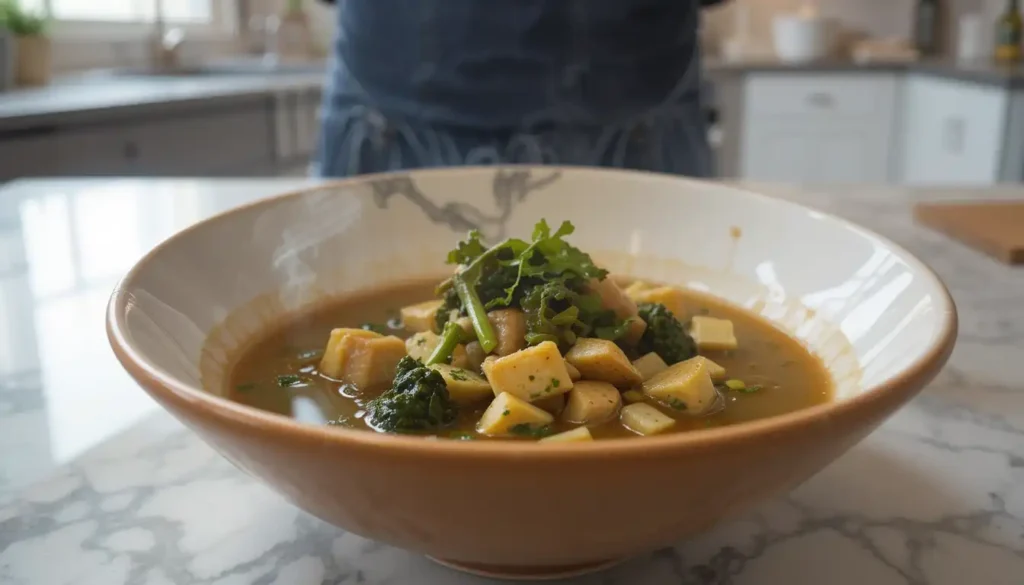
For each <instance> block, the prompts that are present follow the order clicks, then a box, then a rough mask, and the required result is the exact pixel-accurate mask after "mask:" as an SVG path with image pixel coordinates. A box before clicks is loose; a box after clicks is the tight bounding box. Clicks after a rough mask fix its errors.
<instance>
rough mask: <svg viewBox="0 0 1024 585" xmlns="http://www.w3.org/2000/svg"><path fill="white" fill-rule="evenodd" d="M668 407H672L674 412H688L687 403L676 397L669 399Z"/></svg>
mask: <svg viewBox="0 0 1024 585" xmlns="http://www.w3.org/2000/svg"><path fill="white" fill-rule="evenodd" d="M668 405H669V406H671V407H672V409H673V410H686V403H685V402H683V401H682V400H679V399H678V398H676V397H675V396H673V397H671V398H669V399H668Z"/></svg>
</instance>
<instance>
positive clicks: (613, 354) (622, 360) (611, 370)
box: [565, 337, 643, 388]
mask: <svg viewBox="0 0 1024 585" xmlns="http://www.w3.org/2000/svg"><path fill="white" fill-rule="evenodd" d="M565 361H567V362H569V363H570V364H572V365H573V366H575V367H576V369H577V370H579V371H580V374H582V375H583V379H584V380H599V381H601V382H608V383H609V384H612V385H613V386H615V387H617V388H630V387H632V386H636V385H637V384H639V383H641V382H643V378H642V377H641V376H640V372H638V371H637V370H636V368H634V367H633V364H631V363H629V358H627V357H626V354H624V353H622V350H621V349H620V348H619V346H617V345H615V343H614V342H612V341H608V340H607V339H592V338H588V337H583V338H580V339H577V340H576V345H574V346H572V349H570V350H569V351H568V353H566V354H565Z"/></svg>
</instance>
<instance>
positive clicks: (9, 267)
mask: <svg viewBox="0 0 1024 585" xmlns="http://www.w3.org/2000/svg"><path fill="white" fill-rule="evenodd" d="M296 185H297V183H296V182H295V181H287V180H279V181H273V180H270V181H266V180H263V181H230V180H219V181H218V180H111V179H96V180H86V181H82V180H65V181H26V182H17V183H13V184H10V185H8V186H6V187H3V188H0V582H2V583H4V584H11V585H29V584H30V585H73V584H74V585H88V584H96V585H122V584H123V585H169V584H174V585H177V584H204V585H213V584H216V585H247V584H259V585H267V584H282V585H304V584H311V583H332V584H341V583H344V584H349V583H369V584H372V585H384V584H398V583H417V584H438V585H440V584H464V585H472V584H482V583H487V582H488V581H486V580H482V579H478V578H474V577H468V576H464V575H461V574H458V573H454V572H452V571H450V570H448V569H445V568H442V567H440V566H437V565H434V564H433V563H431V562H430V561H428V560H426V559H424V558H423V557H420V556H419V555H416V554H412V553H408V552H404V551H401V550H397V549H394V548H391V547H389V546H385V545H382V544H378V543H374V542H370V541H367V540H364V539H362V538H360V537H358V536H354V535H352V534H348V533H345V532H343V531H341V530H338V529H336V528H334V527H331V526H329V525H326V524H324V523H323V522H320V521H319V520H316V519H314V518H312V517H310V516H308V515H306V514H304V513H302V512H300V511H298V510H297V509H296V508H294V507H292V506H291V505H290V504H288V503H286V502H285V501H284V500H282V499H281V498H279V497H277V496H276V495H275V494H273V493H271V492H270V491H269V490H268V489H265V488H264V487H262V486H261V485H259V484H258V483H256V482H255V481H254V480H252V479H250V478H249V477H247V476H246V475H244V474H243V473H242V472H240V471H237V470H236V469H235V468H233V467H232V466H231V465H230V464H228V463H227V462H226V461H225V460H223V459H221V458H220V457H219V456H218V455H216V454H215V453H214V452H213V451H211V450H210V449H209V448H207V447H206V446H205V445H204V444H203V443H202V442H201V441H200V440H199V439H197V438H196V436H195V435H193V434H192V433H191V432H190V431H188V430H187V429H185V428H183V427H182V426H181V425H180V424H178V423H177V422H175V421H174V420H173V419H172V418H171V417H170V416H169V415H167V414H165V413H163V411H161V410H160V409H159V407H158V406H157V405H156V404H154V403H153V402H152V401H151V400H150V399H149V398H148V397H147V395H146V394H144V393H143V392H142V391H141V390H139V389H138V388H136V386H135V385H134V383H133V382H132V381H131V380H130V379H129V377H128V376H127V374H125V373H124V372H122V370H121V368H120V367H119V366H118V364H117V362H116V361H115V359H114V356H113V355H112V353H111V351H110V349H109V348H108V346H107V342H106V339H105V335H104V331H103V316H104V314H103V313H104V312H103V308H104V305H105V303H106V300H107V297H108V295H109V293H110V291H111V288H112V286H113V284H114V282H115V281H116V279H117V278H118V277H120V276H121V275H122V274H123V273H124V272H125V270H126V269H127V268H129V267H130V265H131V264H132V263H133V262H134V261H135V260H136V259H137V258H138V257H139V256H141V255H142V254H143V253H144V252H145V251H146V250H148V249H149V248H150V247H151V246H153V245H154V244H155V243H156V242H158V241H159V240H161V239H163V238H164V237H166V236H168V235H170V234H171V233H172V232H174V231H176V230H178V229H180V228H182V227H184V226H187V225H189V224H191V223H193V222H195V221H197V220H198V219H200V218H202V217H204V216H207V215H210V214H212V213H215V212H217V211H220V210H223V209H226V208H229V207H232V206H236V205H239V204H241V203H244V202H246V201H249V200H251V199H254V198H258V197H262V196H266V195H269V194H271V193H277V192H280V191H284V190H287V189H291V188H293V187H295V186H296ZM758 188H760V189H762V190H764V191H768V192H771V193H774V194H777V195H779V196H782V197H786V198H790V199H793V200H797V201H800V202H804V203H808V204H811V205H813V206H816V207H819V208H822V209H825V210H828V211H832V212H835V213H837V214H839V215H842V216H844V217H846V218H849V219H851V220H854V221H857V222H860V223H862V224H864V225H866V226H868V227H870V228H872V229H875V230H877V231H879V232H881V233H882V234H884V235H886V236H888V237H890V238H892V239H894V240H895V241H896V242H898V243H900V244H902V245H903V246H905V247H907V248H908V249H910V250H911V251H913V252H914V253H916V254H918V255H919V256H920V257H921V258H923V259H924V260H925V261H927V262H928V263H930V264H931V265H932V267H934V269H935V270H936V271H937V272H938V273H939V274H940V276H942V277H943V279H944V280H945V281H946V283H947V284H948V286H949V288H950V290H951V292H952V294H953V297H954V298H955V300H956V303H957V305H958V307H959V310H960V318H961V328H960V337H959V341H958V345H957V348H956V351H955V353H954V355H953V358H952V360H951V361H950V363H949V366H948V367H947V368H946V369H945V370H944V372H943V373H942V374H941V375H940V376H939V377H938V379H937V380H936V381H935V382H934V383H933V384H932V385H931V386H930V387H929V388H927V389H926V390H925V391H924V393H923V394H922V395H921V396H920V397H919V398H918V399H916V400H914V401H913V402H912V403H911V404H909V405H908V406H907V407H905V408H904V409H903V410H901V411H900V412H899V413H898V414H897V415H896V416H895V417H893V418H892V419H890V420H889V421H888V422H887V423H886V424H885V425H884V426H882V427H881V428H880V429H879V430H878V431H877V432H875V433H874V434H872V435H871V436H870V437H869V438H868V439H867V440H865V441H864V442H863V443H861V444H860V445H859V446H857V447H855V448H854V449H852V450H851V451H850V452H849V453H847V454H846V455H845V456H843V457H842V458H841V459H839V460H837V461H836V462H835V463H834V464H832V465H831V466H830V467H828V468H826V469H825V470H824V471H823V472H821V473H820V474H818V475H817V476H815V477H814V478H812V479H811V480H810V481H808V482H807V483H805V484H804V485H802V486H800V487H799V488H797V489H796V490H794V491H793V492H792V493H790V494H788V495H786V496H784V497H779V498H777V499H775V500H773V501H770V502H768V503H767V504H765V505H763V506H761V507H760V508H759V509H757V510H755V511H754V512H753V513H751V514H748V515H746V516H745V517H742V518H738V519H736V520H734V521H731V522H728V523H726V524H723V525H721V526H719V527H717V528H715V529H714V530H712V531H711V532H708V533H707V534H705V535H703V536H700V537H698V538H694V539H692V540H690V541H688V542H681V543H679V544H678V545H677V546H675V547H673V548H668V549H665V550H660V551H657V552H653V553H651V554H649V555H647V556H644V557H641V558H637V559H633V560H631V561H629V562H627V563H626V564H624V565H621V566H619V567H616V568H613V569H611V570H609V571H607V572H605V573H602V574H598V575H592V576H589V577H583V578H580V579H578V580H576V581H572V583H580V584H588V585H589V584H593V585H597V584H607V585H617V584H620V583H621V584H623V585H627V584H628V585H645V584H661V583H678V584H682V585H710V584H714V585H772V584H786V585H819V584H825V583H827V584H829V585H864V584H869V583H870V584H872V585H965V584H970V585H1021V583H1024V359H1022V358H1024V310H1022V309H1021V300H1022V299H1024V268H1018V269H1013V268H1009V267H1007V266H1003V265H1000V264H998V263H996V262H995V261H993V260H990V259H989V258H987V257H985V256H982V255H980V254H978V253H976V252H974V251H972V250H970V249H967V248H965V247H963V246H960V245H958V244H956V243H954V242H951V241H950V240H947V239H946V238H945V237H943V236H941V235H939V234H936V233H933V232H930V231H927V230H925V229H923V228H920V227H917V226H915V225H914V224H913V223H912V220H911V216H910V204H911V202H912V201H916V200H921V199H930V200H935V199H959V198H975V199H977V198H983V197H984V198H998V199H1006V198H1013V199H1024V188H1014V187H1007V188H997V189H991V190H984V189H982V190H971V191H956V190H939V191H934V190H932V191H927V192H926V191H920V192H917V191H912V190H905V189H900V188H881V187H878V188H874V187H848V188H821V189H817V188H811V187H803V188H792V187H784V186H760V187H758ZM111 226H117V228H118V229H111Z"/></svg>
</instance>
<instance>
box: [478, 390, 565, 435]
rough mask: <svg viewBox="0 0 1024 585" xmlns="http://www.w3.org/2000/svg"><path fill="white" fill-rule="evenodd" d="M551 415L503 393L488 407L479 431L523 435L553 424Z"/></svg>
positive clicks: (479, 423) (493, 433) (482, 417)
mask: <svg viewBox="0 0 1024 585" xmlns="http://www.w3.org/2000/svg"><path fill="white" fill-rule="evenodd" d="M554 420H555V417H554V416H552V415H551V413H549V412H547V411H545V410H543V409H541V408H538V407H536V406H534V405H533V404H530V403H529V402H526V401H525V400H523V399H521V398H517V397H516V396H513V395H512V394H509V393H508V392H502V393H501V394H499V395H498V396H497V397H496V398H495V399H494V400H492V401H491V405H490V406H488V407H487V410H485V411H484V414H483V415H482V416H481V417H480V421H479V422H478V423H477V426H476V428H477V431H478V432H480V433H483V434H486V435H509V434H517V435H523V434H524V433H525V432H534V431H536V430H537V429H539V428H541V427H545V426H547V425H549V424H551V422H552V421H554Z"/></svg>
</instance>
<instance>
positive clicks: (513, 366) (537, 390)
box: [483, 341, 628, 402]
mask: <svg viewBox="0 0 1024 585" xmlns="http://www.w3.org/2000/svg"><path fill="white" fill-rule="evenodd" d="M627 363H628V362H627ZM483 370H484V375H485V376H487V381H489V382H490V383H491V387H492V388H493V389H494V393H495V395H498V394H501V393H503V392H507V393H509V394H512V395H513V396H517V397H519V398H522V399H523V400H527V401H529V402H533V401H534V400H539V399H541V398H547V397H548V396H552V395H554V394H563V393H565V392H568V391H569V390H570V389H572V379H571V378H569V372H568V370H566V369H565V360H563V359H562V354H561V353H559V352H558V346H557V345H555V344H554V343H553V342H551V341H545V342H543V343H540V344H538V345H535V346H533V347H528V348H526V349H524V350H521V351H517V352H516V353H513V354H511V355H507V356H505V357H500V358H497V359H495V360H494V361H491V360H490V358H488V359H486V360H484V364H483Z"/></svg>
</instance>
